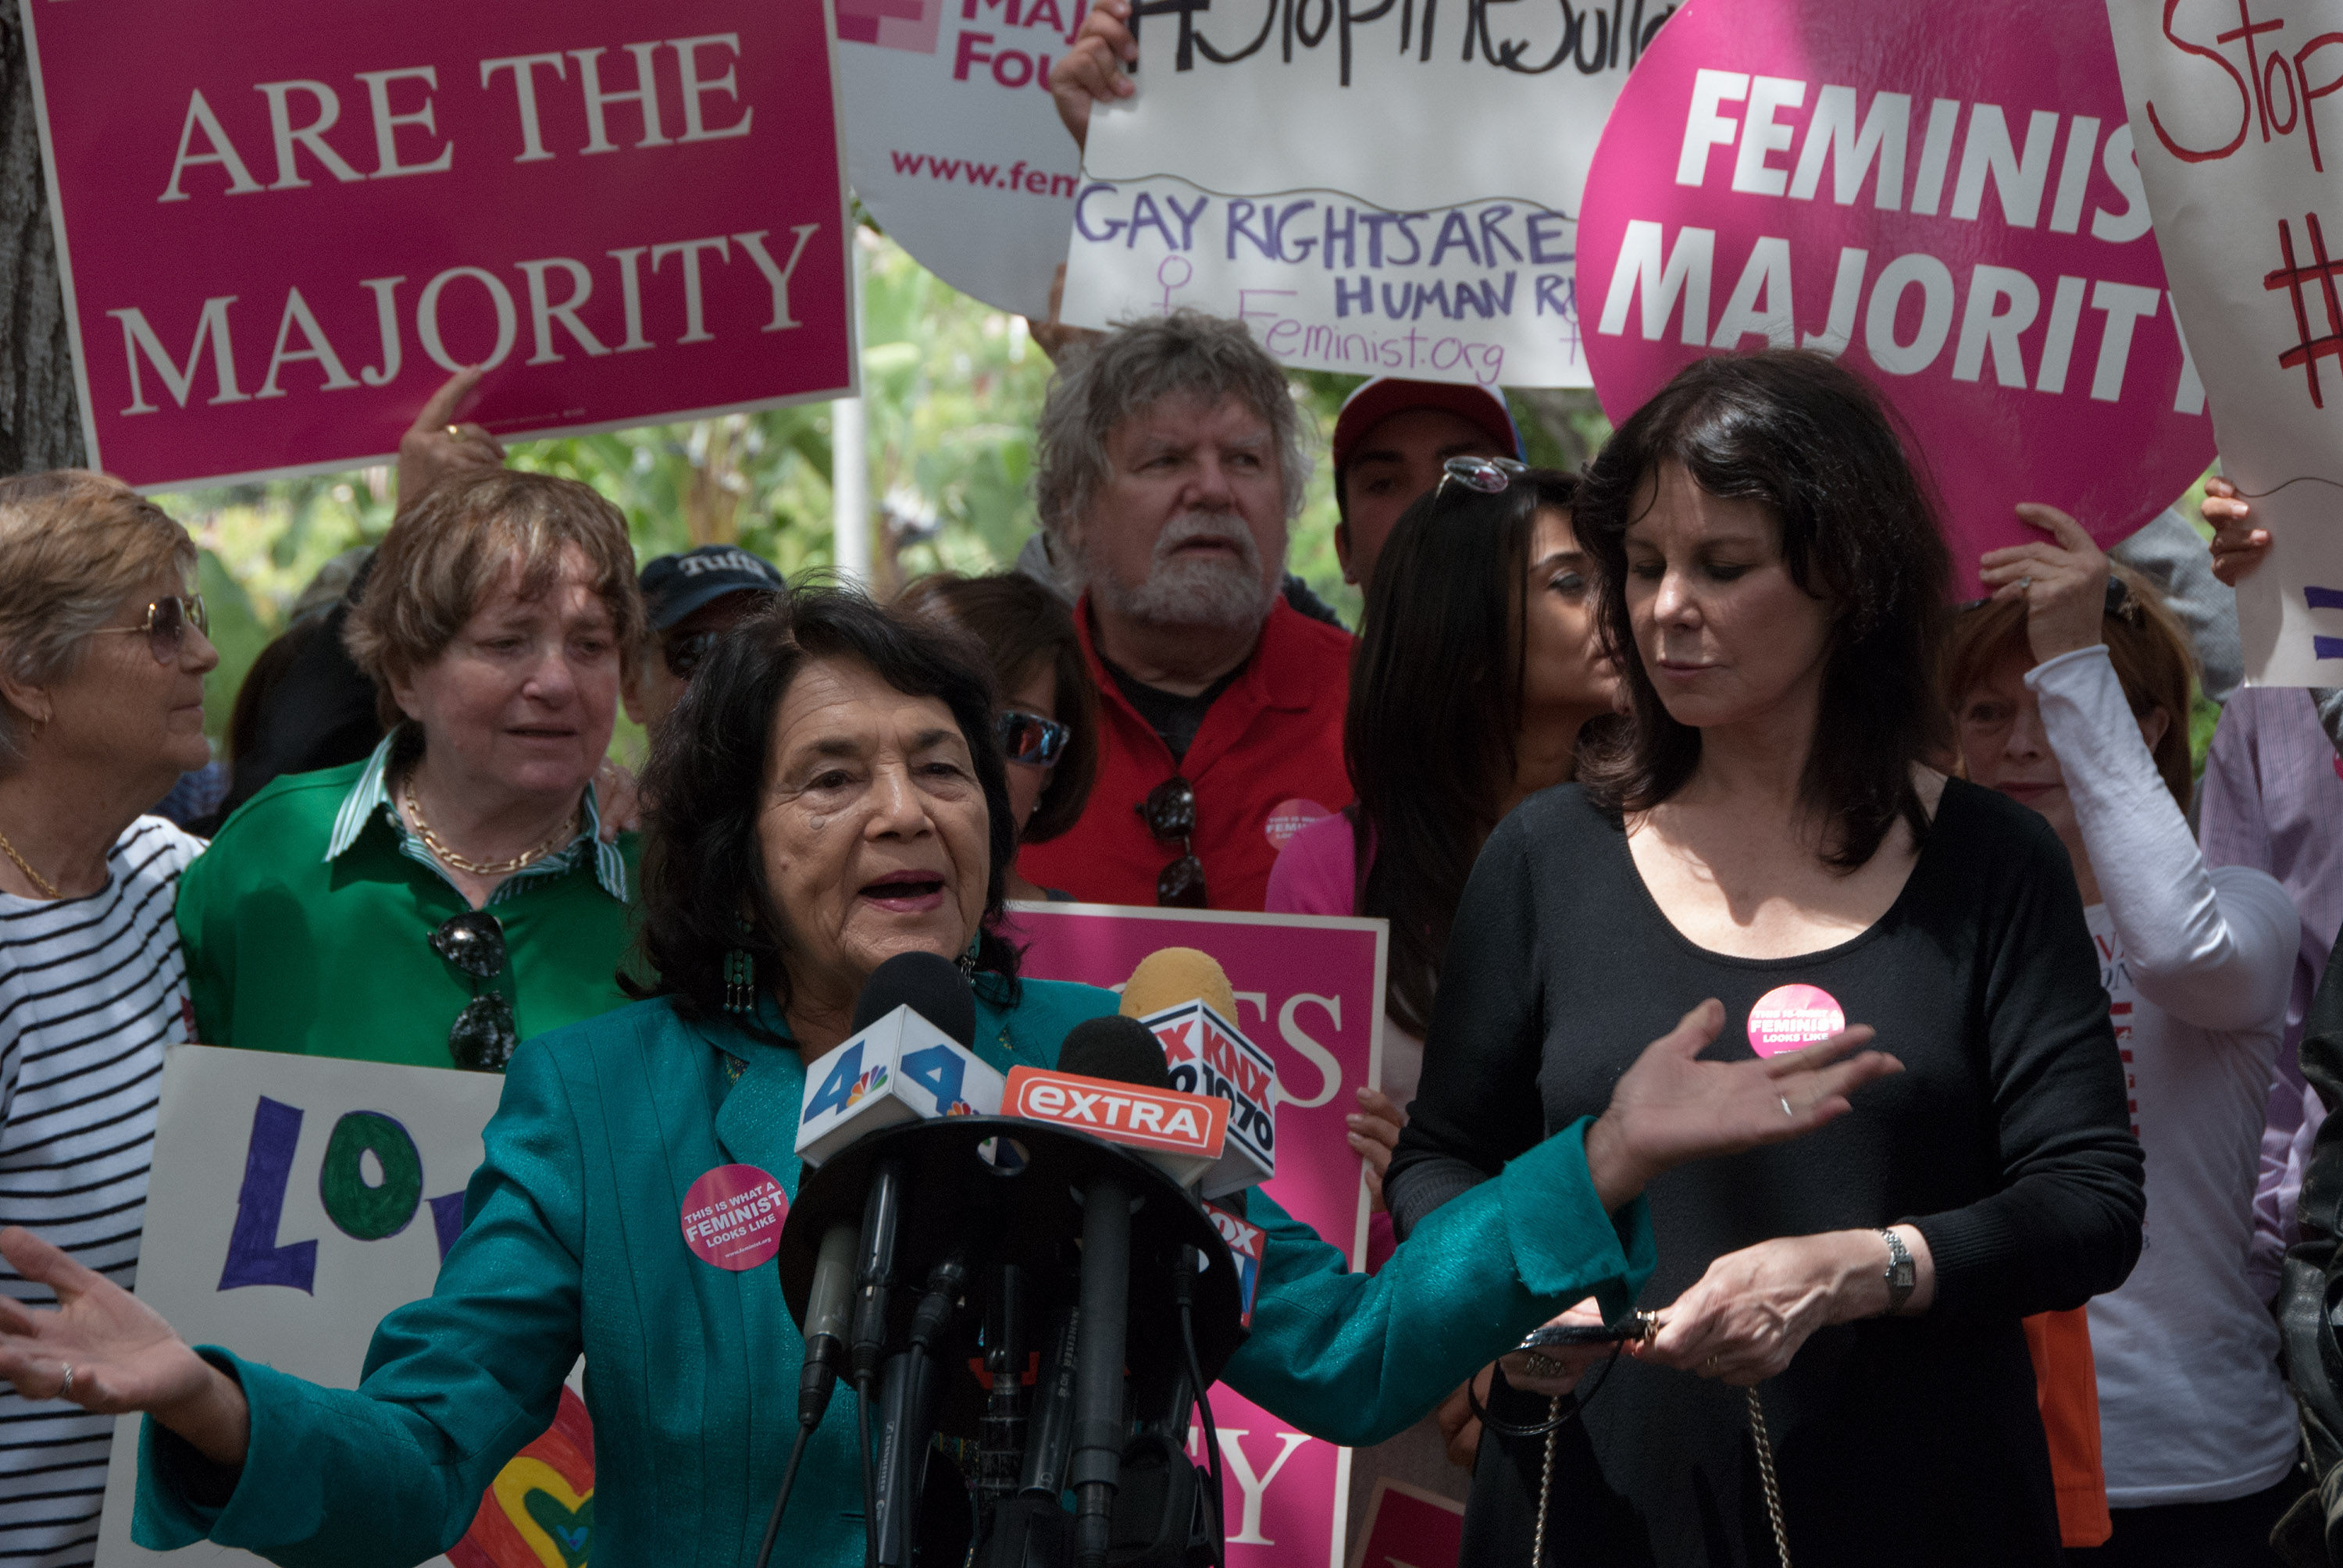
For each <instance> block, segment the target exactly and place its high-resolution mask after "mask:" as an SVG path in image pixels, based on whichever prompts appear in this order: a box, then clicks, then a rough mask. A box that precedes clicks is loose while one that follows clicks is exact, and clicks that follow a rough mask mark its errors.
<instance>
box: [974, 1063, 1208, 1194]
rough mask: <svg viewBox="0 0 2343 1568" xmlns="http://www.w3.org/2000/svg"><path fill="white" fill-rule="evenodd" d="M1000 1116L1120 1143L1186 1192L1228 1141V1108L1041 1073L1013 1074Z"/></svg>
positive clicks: (1197, 1097)
mask: <svg viewBox="0 0 2343 1568" xmlns="http://www.w3.org/2000/svg"><path fill="white" fill-rule="evenodd" d="M1001 1111H1002V1114H1003V1115H1007V1116H1017V1117H1022V1118H1024V1119H1025V1120H1026V1121H1046V1122H1049V1123H1051V1125H1052V1126H1057V1127H1064V1128H1069V1129H1071V1130H1072V1131H1076V1132H1087V1133H1089V1134H1091V1136H1092V1137H1094V1138H1102V1139H1104V1140H1105V1141H1108V1142H1109V1143H1120V1144H1121V1145H1122V1146H1123V1147H1124V1148H1126V1149H1130V1150H1132V1151H1135V1152H1137V1153H1139V1154H1141V1155H1144V1156H1145V1157H1146V1158H1147V1160H1148V1161H1150V1162H1151V1163H1152V1164H1153V1165H1154V1166H1155V1168H1156V1169H1157V1170H1159V1171H1162V1172H1163V1173H1164V1174H1165V1175H1167V1176H1169V1177H1171V1178H1172V1180H1173V1181H1177V1182H1179V1183H1180V1185H1182V1187H1193V1186H1194V1185H1195V1184H1196V1182H1197V1181H1198V1179H1199V1178H1201V1177H1202V1175H1203V1174H1204V1173H1205V1172H1206V1171H1210V1170H1212V1168H1213V1166H1215V1165H1216V1164H1218V1163H1219V1162H1220V1161H1221V1159H1222V1152H1223V1150H1224V1148H1225V1145H1226V1143H1227V1140H1228V1128H1229V1106H1228V1102H1227V1101H1223V1100H1214V1099H1210V1098H1207V1097H1206V1096H1204V1095H1201V1094H1182V1093H1181V1092H1180V1091H1177V1090H1171V1089H1148V1088H1144V1087H1142V1086H1140V1085H1137V1084H1131V1083H1125V1082H1121V1081H1117V1080H1114V1079H1109V1078H1085V1077H1082V1076H1081V1075H1080V1074H1078V1073H1071V1072H1057V1071H1052V1070H1048V1069H1045V1068H1038V1067H1012V1068H1011V1069H1010V1070H1009V1088H1008V1094H1007V1097H1006V1098H1005V1099H1004V1100H1003V1101H1002V1102H1001Z"/></svg>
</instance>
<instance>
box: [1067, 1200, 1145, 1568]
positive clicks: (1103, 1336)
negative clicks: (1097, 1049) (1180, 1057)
mask: <svg viewBox="0 0 2343 1568" xmlns="http://www.w3.org/2000/svg"><path fill="white" fill-rule="evenodd" d="M1081 1303H1082V1307H1081V1311H1082V1336H1081V1342H1080V1343H1079V1344H1078V1345H1077V1347H1076V1350H1075V1356H1074V1457H1073V1462H1072V1464H1071V1466H1070V1467H1069V1474H1070V1478H1071V1480H1072V1482H1073V1486H1074V1563H1075V1565H1076V1568H1106V1558H1107V1548H1108V1544H1109V1543H1110V1541H1111V1539H1112V1534H1113V1528H1114V1495H1115V1493H1116V1491H1117V1490H1118V1489H1119V1487H1120V1486H1121V1477H1122V1449H1123V1443H1124V1441H1125V1439H1126V1436H1127V1433H1126V1432H1125V1427H1126V1424H1127V1423H1126V1421H1125V1418H1124V1414H1123V1386H1122V1384H1123V1341H1124V1337H1125V1334H1126V1332H1127V1330H1128V1329H1129V1327H1130V1321H1129V1312H1130V1305H1131V1190H1130V1189H1129V1187H1127V1186H1126V1185H1125V1184H1124V1182H1123V1180H1122V1178H1121V1176H1120V1175H1117V1174H1111V1173H1103V1172H1102V1173H1101V1174H1099V1175H1097V1176H1094V1177H1092V1178H1091V1182H1090V1184H1089V1186H1088V1188H1087V1189H1086V1190H1085V1191H1083V1194H1082V1278H1081Z"/></svg>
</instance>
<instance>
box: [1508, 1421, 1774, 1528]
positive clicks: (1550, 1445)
mask: <svg viewBox="0 0 2343 1568" xmlns="http://www.w3.org/2000/svg"><path fill="white" fill-rule="evenodd" d="M1745 1392H1747V1393H1748V1395H1749V1441H1750V1442H1752V1443H1753V1444H1755V1446H1756V1449H1757V1479H1758V1482H1759V1483H1761V1484H1762V1485H1763V1486H1764V1487H1765V1518H1766V1522H1767V1523H1770V1524H1771V1525H1772V1526H1773V1527H1774V1552H1775V1555H1776V1556H1778V1557H1779V1558H1780V1559H1781V1565H1782V1568H1790V1532H1789V1528H1788V1527H1787V1526H1786V1525H1785V1524H1784V1523H1782V1487H1781V1483H1779V1482H1778V1481H1776V1480H1775V1476H1774V1440H1773V1439H1772V1438H1771V1437H1770V1436H1768V1435H1767V1434H1766V1432H1765V1406H1764V1405H1763V1404H1761V1403H1759V1402H1758V1400H1757V1390H1756V1388H1755V1386H1754V1385H1753V1386H1752V1387H1750V1388H1749V1389H1748V1390H1747V1391H1745ZM1566 1397H1568V1396H1566V1395H1562V1394H1557V1395H1555V1396H1554V1400H1553V1401H1552V1402H1550V1403H1549V1404H1548V1405H1547V1407H1546V1422H1547V1426H1546V1434H1545V1469H1544V1473H1543V1474H1541V1475H1540V1476H1539V1477H1538V1501H1537V1526H1536V1529H1535V1532H1534V1534H1533V1535H1532V1537H1531V1542H1530V1568H1545V1521H1546V1510H1547V1505H1548V1503H1551V1501H1552V1500H1553V1496H1554V1456H1555V1454H1556V1452H1558V1451H1559V1449H1560V1448H1561V1446H1562V1402H1563V1400H1564V1398H1566Z"/></svg>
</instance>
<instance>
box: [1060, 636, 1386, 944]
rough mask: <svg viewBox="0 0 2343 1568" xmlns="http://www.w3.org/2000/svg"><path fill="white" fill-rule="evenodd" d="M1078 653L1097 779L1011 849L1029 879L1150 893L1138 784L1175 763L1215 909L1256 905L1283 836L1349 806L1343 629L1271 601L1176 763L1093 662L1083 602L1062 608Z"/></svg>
mask: <svg viewBox="0 0 2343 1568" xmlns="http://www.w3.org/2000/svg"><path fill="white" fill-rule="evenodd" d="M1074 627H1075V629H1076V631H1077V632H1078V633H1079V635H1080V636H1081V640H1082V657H1083V658H1085V659H1087V660H1088V661H1089V662H1090V668H1091V679H1092V680H1094V681H1096V682H1097V683H1098V689H1099V723H1100V726H1101V735H1100V737H1099V739H1100V742H1101V746H1100V757H1099V776H1098V783H1097V785H1096V787H1094V788H1093V789H1091V798H1090V803H1089V805H1088V806H1086V807H1084V808H1083V810H1082V816H1081V821H1079V822H1077V823H1075V824H1074V828H1073V830H1072V831H1071V832H1070V833H1068V834H1066V835H1065V836H1064V837H1062V838H1059V839H1051V841H1050V842H1048V843H1046V844H1033V845H1029V846H1027V848H1026V849H1024V851H1023V852H1022V853H1021V856H1020V857H1019V861H1018V865H1019V869H1021V870H1022V871H1023V872H1024V874H1025V876H1026V877H1027V879H1030V880H1031V881H1035V882H1038V883H1040V884H1041V886H1043V887H1045V888H1062V889H1064V890H1066V891H1068V892H1070V893H1071V894H1073V895H1074V897H1076V898H1078V899H1081V900H1084V901H1086V902H1090V903H1101V904H1148V905H1151V904H1153V903H1154V902H1155V879H1156V876H1157V874H1158V873H1160V872H1161V870H1162V869H1163V868H1164V867H1166V866H1168V865H1170V864H1171V863H1172V861H1173V860H1175V859H1178V858H1179V855H1180V847H1179V845H1178V844H1176V843H1172V844H1166V843H1162V842H1159V841H1158V840H1157V839H1155V838H1154V837H1153V835H1151V834H1150V833H1149V832H1148V830H1147V824H1146V823H1145V822H1143V821H1141V819H1140V816H1139V811H1138V806H1139V802H1140V801H1141V799H1145V798H1146V795H1147V792H1148V791H1149V790H1151V789H1154V788H1155V787H1156V786H1157V785H1158V784H1161V783H1162V782H1163V780H1165V779H1169V778H1171V777H1172V774H1173V773H1175V772H1176V773H1178V774H1179V775H1180V776H1181V777H1182V778H1184V779H1187V780H1188V782H1189V783H1190V784H1192V785H1193V786H1194V787H1195V790H1196V837H1195V840H1194V844H1195V850H1196V858H1197V859H1200V860H1202V861H1203V863H1204V889H1205V891H1206V892H1207V894H1209V895H1210V897H1211V899H1212V908H1214V909H1216V910H1258V909H1260V908H1261V907H1262V900H1263V899H1264V898H1265V897H1266V895H1267V894H1268V891H1269V869H1270V866H1271V865H1272V863H1273V862H1275V860H1276V859H1277V851H1278V849H1280V848H1281V847H1282V845H1283V843H1284V841H1285V839H1287V838H1290V837H1291V836H1292V834H1293V833H1294V832H1296V831H1298V830H1299V829H1302V828H1303V827H1305V826H1307V825H1308V824H1309V823H1310V822H1311V821H1312V820H1314V819H1316V818H1318V817H1322V816H1324V815H1325V814H1326V813H1328V812H1330V811H1339V810H1341V809H1342V808H1343V807H1344V806H1347V805H1349V804H1350V803H1351V776H1350V773H1349V770H1348V769H1345V768H1344V767H1343V765H1342V711H1343V708H1344V706H1345V704H1346V703H1347V702H1348V700H1349V695H1350V684H1351V634H1350V633H1348V632H1346V631H1344V630H1342V628H1339V627H1332V626H1328V625H1326V624H1325V623H1324V622H1322V621H1316V620H1312V619H1311V618H1309V617H1308V616H1305V615H1303V614H1302V613H1301V612H1300V611H1298V610H1296V609H1294V608H1292V606H1291V605H1288V604H1287V603H1286V602H1285V601H1284V600H1283V599H1282V598H1280V599H1279V600H1278V601H1277V603H1276V605H1275V606H1274V608H1272V609H1271V610H1270V612H1269V619H1268V620H1267V621H1266V622H1265V623H1264V624H1263V625H1262V629H1261V640H1260V641H1259V642H1257V643H1255V644H1254V645H1253V651H1252V658H1250V659H1248V660H1247V661H1246V663H1245V667H1244V672H1243V673H1242V675H1240V676H1238V677H1237V678H1236V681H1235V684H1233V685H1232V686H1231V687H1230V688H1229V689H1227V690H1226V691H1224V692H1222V694H1221V696H1220V699H1219V700H1217V701H1216V702H1214V703H1213V704H1212V709H1211V710H1210V711H1208V712H1207V713H1206V714H1205V715H1204V722H1203V725H1202V728H1200V729H1198V730H1197V731H1196V739H1195V740H1194V742H1193V743H1192V744H1191V745H1190V746H1189V748H1188V755H1187V756H1186V757H1185V758H1184V759H1182V760H1181V761H1180V762H1179V763H1177V764H1174V763H1173V761H1172V749H1171V748H1170V747H1168V746H1166V745H1164V744H1163V741H1162V738H1161V737H1160V736H1158V735H1157V734H1156V733H1155V730H1154V729H1153V728H1152V727H1151V726H1150V725H1149V724H1148V722H1147V720H1146V719H1143V718H1141V716H1140V713H1139V710H1138V709H1135V708H1133V707H1131V702H1130V699H1127V698H1125V697H1124V696H1123V695H1122V689H1121V688H1120V687H1118V686H1117V685H1116V684H1115V682H1114V678H1113V677H1112V676H1111V675H1109V674H1108V673H1107V670H1106V667H1105V666H1104V665H1103V664H1102V663H1101V662H1100V659H1099V653H1098V645H1097V642H1096V639H1095V638H1093V637H1092V635H1091V616H1090V599H1089V598H1088V597H1087V596H1085V597H1084V598H1083V599H1082V602H1081V604H1079V605H1077V606H1076V607H1075V608H1074Z"/></svg>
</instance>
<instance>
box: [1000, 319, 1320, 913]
mask: <svg viewBox="0 0 2343 1568" xmlns="http://www.w3.org/2000/svg"><path fill="white" fill-rule="evenodd" d="M1039 436H1040V441H1039V445H1040V448H1041V450H1040V471H1039V473H1038V475H1037V476H1036V478H1035V482H1034V489H1035V495H1036V498H1037V500H1038V502H1039V505H1040V509H1041V527H1042V528H1043V530H1044V531H1045V532H1046V533H1047V534H1048V535H1049V538H1050V544H1051V555H1052V557H1054V558H1056V559H1057V560H1058V561H1060V562H1061V563H1064V564H1065V566H1066V567H1067V568H1069V569H1070V571H1071V576H1072V577H1073V578H1074V579H1075V580H1074V582H1073V583H1072V585H1071V586H1073V587H1074V588H1076V589H1077V590H1078V592H1079V593H1080V596H1081V597H1080V599H1079V601H1078V603H1077V605H1076V607H1075V616H1074V620H1075V625H1076V628H1078V630H1079V631H1080V633H1081V639H1082V651H1083V654H1084V656H1085V657H1086V658H1088V659H1089V661H1090V665H1091V675H1092V676H1093V678H1095V679H1096V680H1097V682H1098V687H1099V693H1100V702H1099V722H1100V725H1101V735H1100V737H1099V739H1100V758H1099V777H1098V783H1097V786H1096V787H1095V788H1094V789H1092V791H1091V799H1090V805H1089V808H1088V809H1086V810H1085V811H1084V812H1083V814H1082V819H1081V821H1080V822H1079V823H1077V824H1076V825H1075V827H1074V829H1073V830H1072V831H1071V832H1070V833H1067V834H1065V835H1064V836H1063V837H1061V838H1058V839H1051V841H1050V842H1048V843H1046V844H1035V845H1032V846H1031V847H1030V848H1028V849H1026V850H1025V851H1024V852H1023V855H1022V857H1021V861H1020V869H1021V870H1022V872H1023V873H1024V875H1025V876H1026V877H1027V878H1028V879H1031V880H1032V881H1035V882H1039V883H1041V884H1042V885H1043V886H1045V887H1051V888H1061V889H1064V890H1068V891H1071V893H1073V894H1074V896H1075V897H1077V898H1080V899H1083V900H1091V901H1093V902H1099V903H1113V904H1170V905H1179V906H1183V907H1189V908H1207V907H1209V908H1212V909H1223V910H1258V909H1260V908H1261V907H1262V897H1263V895H1264V894H1265V893H1266V891H1267V890H1268V886H1269V869H1270V866H1271V865H1272V862H1274V861H1275V860H1276V859H1277V851H1278V849H1280V848H1281V847H1282V845H1283V843H1284V841H1285V839H1288V838H1290V837H1292V834H1293V833H1295V832H1296V831H1298V830H1300V829H1302V827H1304V826H1306V825H1308V824H1309V823H1310V822H1312V821H1314V820H1316V819H1318V818H1320V817H1323V816H1325V815H1327V814H1328V813H1329V812H1330V811H1335V810H1340V809H1342V807H1343V806H1345V805H1347V804H1349V802H1350V799H1351V784H1350V778H1349V775H1348V773H1347V771H1346V770H1345V769H1344V767H1343V762H1342V710H1343V705H1344V702H1345V700H1346V698H1347V695H1348V691H1349V679H1350V658H1351V638H1350V636H1349V634H1347V633H1346V632H1344V631H1342V629H1341V628H1337V627H1332V626H1328V625H1325V624H1323V623H1322V622H1319V621H1316V620H1312V619H1311V618H1307V617H1305V616H1303V615H1302V614H1300V613H1299V612H1297V611H1296V610H1294V609H1293V608H1292V606H1291V605H1290V604H1288V603H1287V602H1286V601H1285V599H1284V598H1283V597H1282V592H1281V589H1282V585H1283V581H1284V577H1285V555H1286V528H1287V525H1288V524H1289V523H1290V522H1291V521H1292V518H1293V517H1294V516H1295V515H1296V514H1297V513H1298V512H1300V510H1301V509H1302V491H1303V488H1304V487H1305V486H1306V485H1307V484H1308V482H1309V477H1310V466H1309V459H1308V458H1307V457H1304V456H1303V455H1302V440H1301V416H1300V414H1299V412H1298V411H1297V410H1296V409H1295V407H1294V405H1293V399H1292V395H1291V394H1290V392H1289V391H1288V390H1287V387H1286V382H1285V375H1284V372H1283V371H1282V370H1281V369H1280V368H1279V367H1278V365H1277V362H1276V361H1275V360H1273V359H1272V358H1271V357H1269V356H1268V354H1266V353H1265V352H1263V351H1262V348H1261V347H1259V346H1258V345H1257V344H1255V343H1254V342H1253V340H1252V336H1251V334H1250V333H1249V332H1248V331H1247V330H1246V329H1245V327H1244V326H1243V325H1242V323H1239V322H1234V321H1223V320H1220V319H1217V318H1215V317H1209V316H1204V315H1201V314H1199V313H1197V312H1194V311H1185V310H1183V311H1176V312H1174V313H1172V315H1170V316H1166V317H1161V318H1158V319H1150V320H1145V321H1140V322H1134V323H1131V324H1129V325H1126V326H1124V327H1120V328H1118V329H1116V330H1115V331H1114V332H1112V333H1111V334H1109V335H1108V336H1107V337H1104V338H1103V339H1101V341H1100V342H1098V343H1097V344H1095V345H1093V346H1091V347H1086V348H1083V349H1081V350H1079V351H1078V352H1074V353H1071V354H1069V355H1068V357H1067V359H1066V362H1065V363H1064V365H1063V366H1062V367H1061V368H1060V370H1059V372H1058V375H1057V378H1056V379H1055V380H1054V381H1053V382H1051V387H1050V396H1049V400H1048V402H1047V404H1046V405H1045V406H1044V407H1043V408H1042V412H1041V429H1040V432H1039Z"/></svg>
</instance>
